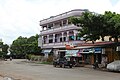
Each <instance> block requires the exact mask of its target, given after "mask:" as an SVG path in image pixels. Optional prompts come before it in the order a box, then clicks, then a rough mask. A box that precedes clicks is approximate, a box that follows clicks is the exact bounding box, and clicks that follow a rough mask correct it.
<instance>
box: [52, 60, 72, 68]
mask: <svg viewBox="0 0 120 80" xmlns="http://www.w3.org/2000/svg"><path fill="white" fill-rule="evenodd" d="M53 66H54V67H63V68H65V67H67V66H68V67H69V68H72V67H73V63H72V62H71V61H68V60H67V59H66V58H58V59H56V60H54V61H53Z"/></svg>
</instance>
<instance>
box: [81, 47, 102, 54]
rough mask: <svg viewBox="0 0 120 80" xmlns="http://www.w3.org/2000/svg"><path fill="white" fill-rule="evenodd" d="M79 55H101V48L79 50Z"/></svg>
mask: <svg viewBox="0 0 120 80" xmlns="http://www.w3.org/2000/svg"><path fill="white" fill-rule="evenodd" d="M80 53H102V48H85V49H80Z"/></svg>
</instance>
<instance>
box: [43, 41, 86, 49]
mask: <svg viewBox="0 0 120 80" xmlns="http://www.w3.org/2000/svg"><path fill="white" fill-rule="evenodd" d="M78 43H79V44H80V43H84V41H68V42H59V43H49V44H43V46H42V48H65V44H70V45H74V46H75V45H77V44H78Z"/></svg>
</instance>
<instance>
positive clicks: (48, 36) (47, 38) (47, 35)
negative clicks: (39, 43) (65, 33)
mask: <svg viewBox="0 0 120 80" xmlns="http://www.w3.org/2000/svg"><path fill="white" fill-rule="evenodd" d="M47 43H49V35H47Z"/></svg>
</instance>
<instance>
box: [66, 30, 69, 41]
mask: <svg viewBox="0 0 120 80" xmlns="http://www.w3.org/2000/svg"><path fill="white" fill-rule="evenodd" d="M66 40H67V41H69V31H67V38H66Z"/></svg>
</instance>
